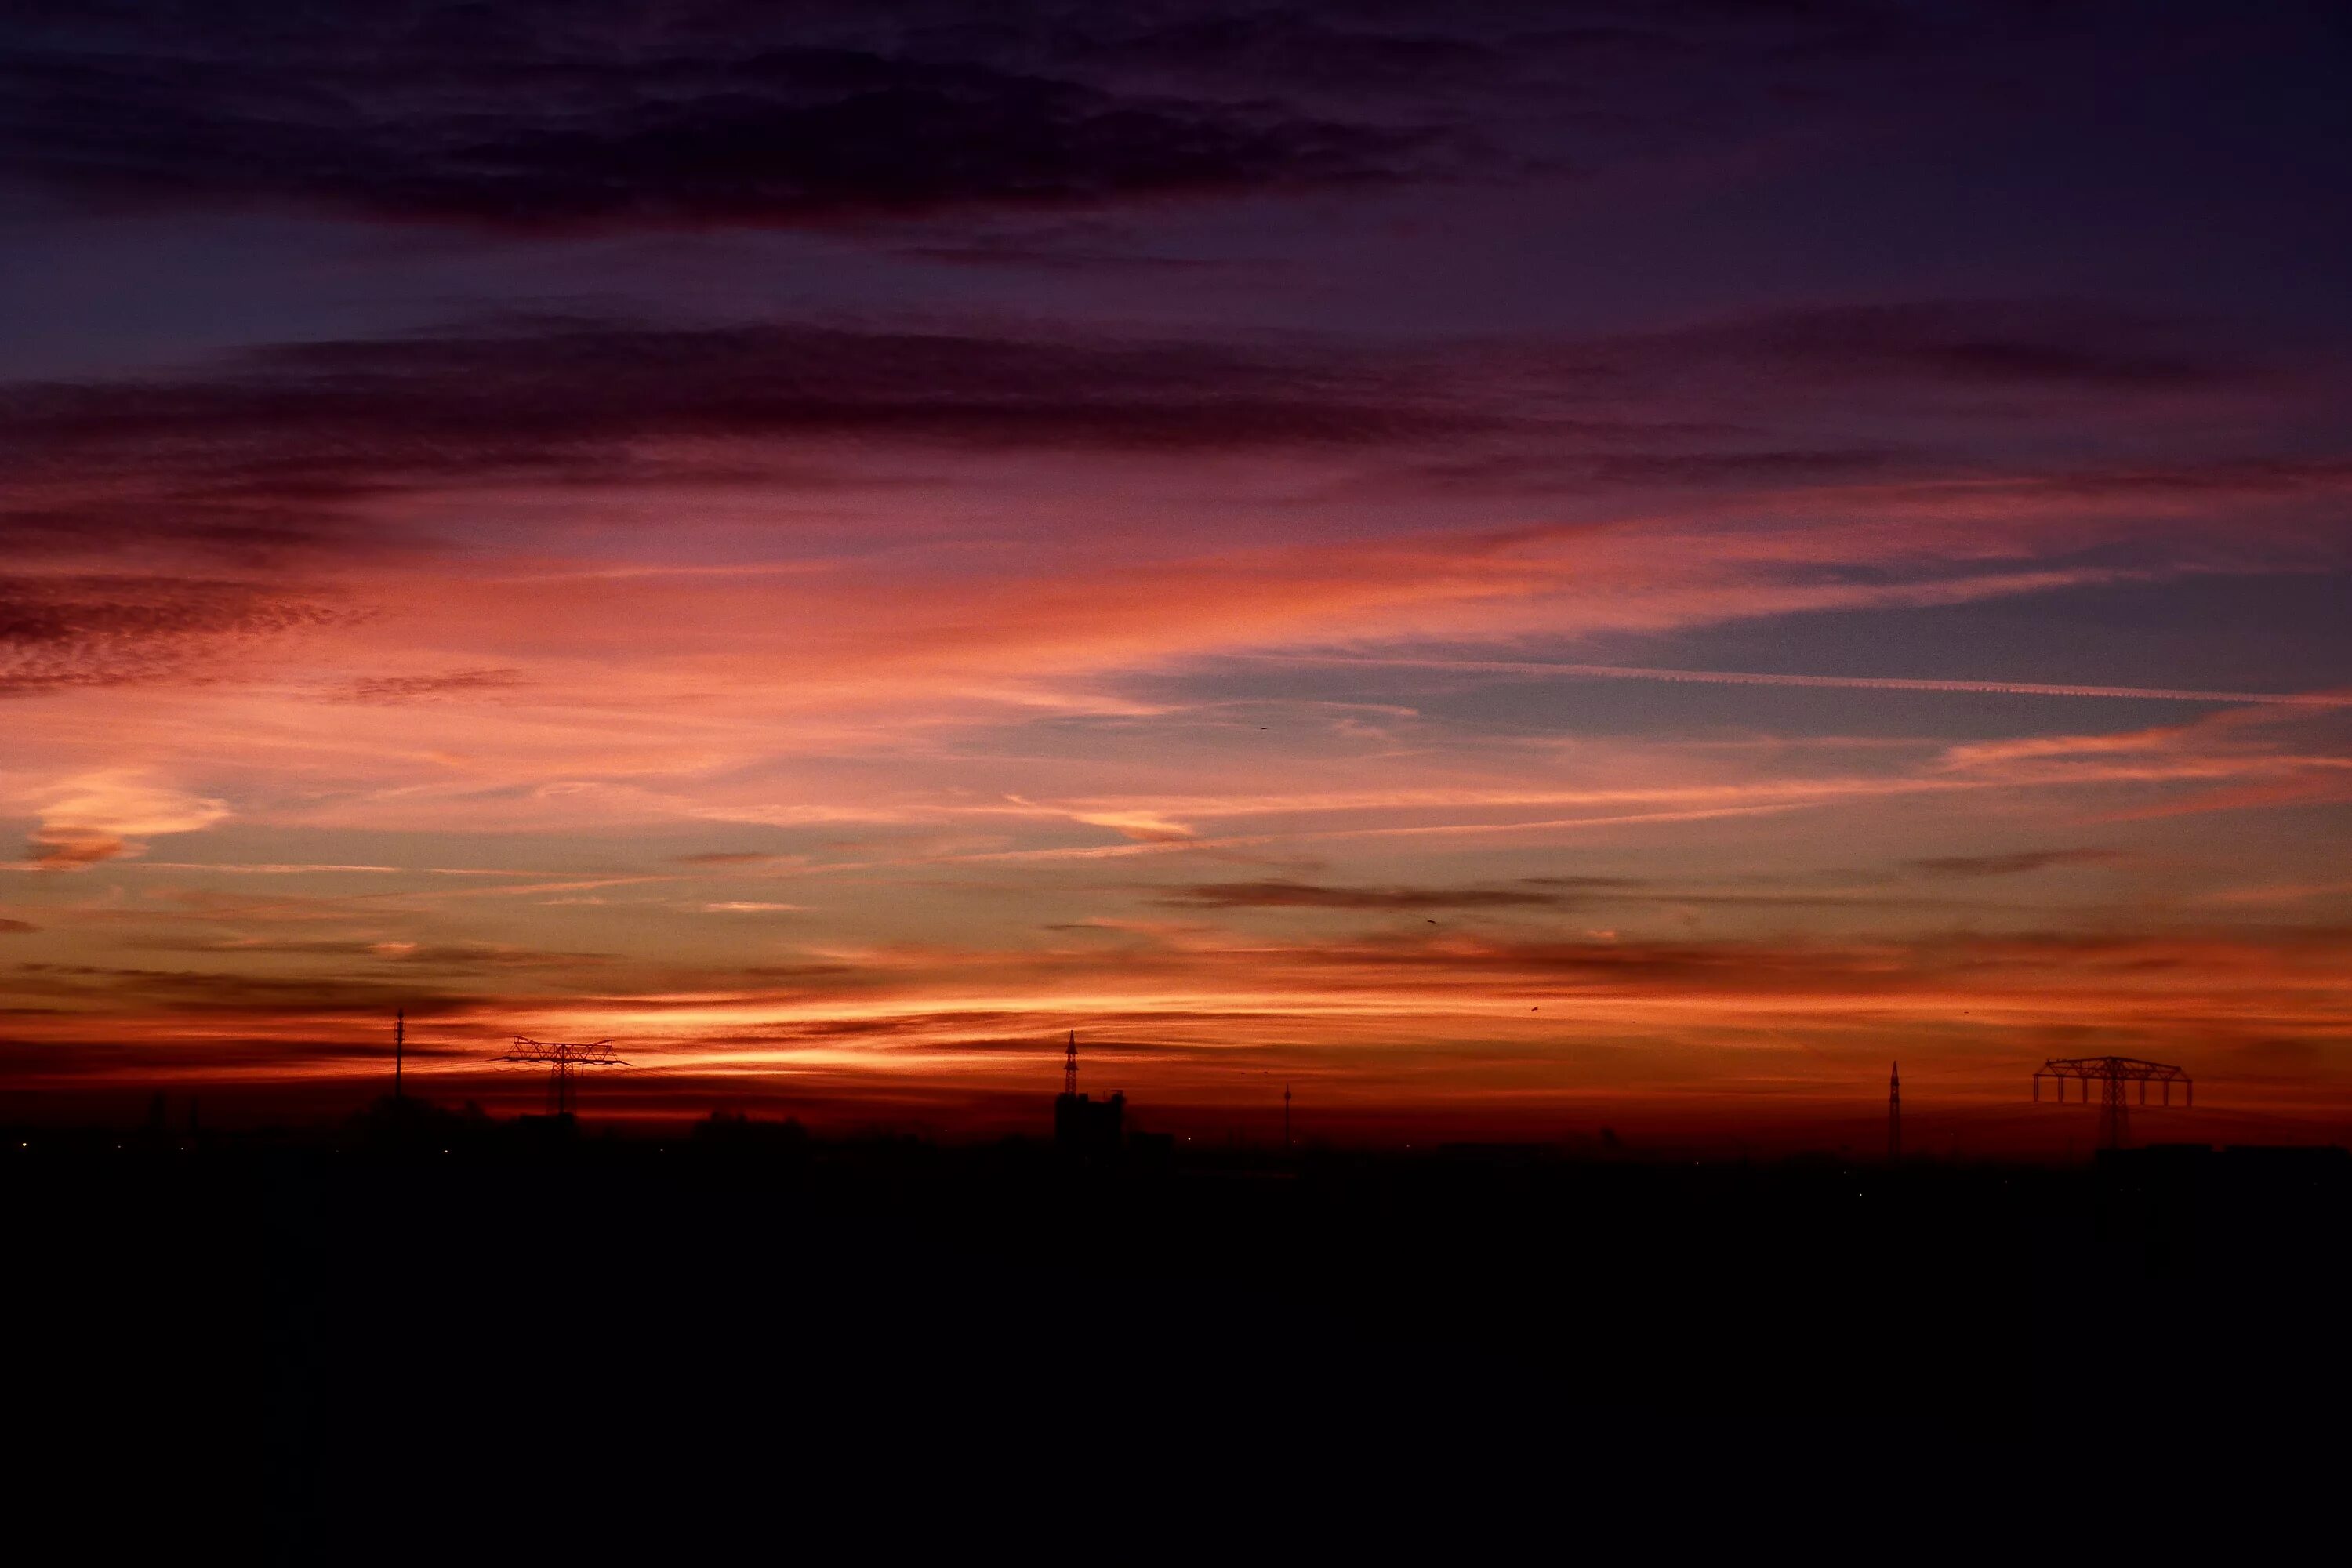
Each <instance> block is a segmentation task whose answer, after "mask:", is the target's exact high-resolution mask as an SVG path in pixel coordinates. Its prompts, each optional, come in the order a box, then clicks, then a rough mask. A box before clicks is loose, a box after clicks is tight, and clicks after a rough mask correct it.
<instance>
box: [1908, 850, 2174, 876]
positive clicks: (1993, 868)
mask: <svg viewBox="0 0 2352 1568" xmlns="http://www.w3.org/2000/svg"><path fill="white" fill-rule="evenodd" d="M2130 858H2131V857H2130V856H2129V855H2127V854H2126V853H2125V852H2123V851H2122V850H2120V849H2021V850H2017V851H2014V852H2012V853H2011V854H2007V855H1943V856H1936V857H1932V858H1928V859H1924V860H1910V861H1906V862H1905V864H1906V865H1908V866H1909V867H1911V868H1912V869H1914V870H1917V871H1926V872H1928V873H1930V874H1932V875H1934V876H1938V877H2014V876H2018V875H2020V874H2021V873H2023V872H2027V871H2041V870H2045V869H2047V868H2050V867H2052V866H2111V865H2114V864H2116V863H2117V862H2119V861H2125V860H2129V859H2130Z"/></svg>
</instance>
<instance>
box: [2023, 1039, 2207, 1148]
mask: <svg viewBox="0 0 2352 1568" xmlns="http://www.w3.org/2000/svg"><path fill="white" fill-rule="evenodd" d="M2045 1078H2046V1079H2050V1080H2051V1081H2052V1082H2053V1083H2055V1084H2056V1085H2057V1086H2058V1103H2059V1104H2061V1105H2063V1104H2065V1103H2066V1085H2067V1083H2068V1081H2069V1080H2070V1079H2080V1080H2081V1082H2082V1085H2083V1103H2084V1104H2085V1105H2088V1104H2089V1103H2090V1102H2091V1086H2092V1085H2093V1084H2097V1085H2098V1086H2099V1146H2100V1147H2101V1148H2103V1149H2120V1148H2122V1147H2123V1146H2124V1143H2125V1141H2126V1139H2127V1138H2128V1137H2129V1136H2130V1131H2131V1129H2130V1123H2129V1120H2128V1115H2127V1112H2126V1109H2125V1100H2124V1085H2126V1084H2127V1083H2136V1084H2137V1085H2139V1102H2140V1104H2142V1105H2146V1104H2147V1086H2148V1085H2149V1084H2152V1083H2154V1084H2161V1085H2162V1086H2163V1098H2162V1100H2159V1101H2158V1103H2159V1104H2162V1105H2166V1106H2169V1105H2170V1104H2171V1103H2172V1086H2173V1085H2174V1084H2176V1083H2177V1084H2179V1085H2180V1088H2181V1092H2182V1097H2183V1098H2182V1100H2181V1104H2182V1105H2183V1107H2184V1108H2185V1107H2189V1106H2194V1105H2195V1104H2196V1103H2197V1085H2196V1083H2195V1081H2194V1080H2192V1079H2190V1078H2189V1075H2188V1074H2187V1073H2185V1072H2183V1071H2181V1070H2180V1068H2177V1067H2168V1066H2167V1065H2166V1064H2165V1063H2163V1062H2144V1061H2141V1060H2139V1059H2138V1058H2136V1057H2069V1058H2065V1059H2063V1060H2059V1061H2046V1062H2043V1063H2042V1065H2041V1066H2040V1067H2039V1068H2035V1069H2034V1073H2033V1098H2034V1099H2035V1100H2040V1099H2041V1098H2042V1079H2045Z"/></svg>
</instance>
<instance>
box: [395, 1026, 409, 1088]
mask: <svg viewBox="0 0 2352 1568" xmlns="http://www.w3.org/2000/svg"><path fill="white" fill-rule="evenodd" d="M407 1054H408V1009H407V1008H405V1007H402V1008H398V1009H396V1010H395V1011H394V1013H393V1015H392V1098H393V1099H394V1100H401V1099H404V1098H405V1096H404V1094H403V1093H402V1091H401V1086H400V1068H401V1058H404V1057H405V1056H406V1055H407Z"/></svg>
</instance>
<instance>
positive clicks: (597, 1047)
mask: <svg viewBox="0 0 2352 1568" xmlns="http://www.w3.org/2000/svg"><path fill="white" fill-rule="evenodd" d="M499 1060H500V1061H502V1062H521V1063H524V1064H526V1065H528V1066H531V1067H543V1068H547V1069H548V1074H547V1113H548V1114H549V1115H550V1116H569V1115H571V1114H572V1106H573V1104H574V1103H575V1102H576V1101H577V1100H578V1098H579V1090H578V1079H579V1076H580V1074H581V1073H582V1072H583V1071H585V1070H586V1069H587V1068H625V1067H627V1066H628V1065H629V1064H628V1063H626V1062H625V1061H623V1060H622V1059H621V1058H619V1057H617V1056H614V1054H613V1042H612V1041H610V1040H590V1041H588V1042H587V1043H585V1044H584V1045H583V1044H574V1043H573V1042H572V1041H569V1040H531V1039H525V1038H524V1037H522V1036H520V1035H517V1036H516V1037H514V1044H513V1045H512V1046H510V1047H508V1049H507V1054H506V1055H504V1056H502V1057H500V1058H499Z"/></svg>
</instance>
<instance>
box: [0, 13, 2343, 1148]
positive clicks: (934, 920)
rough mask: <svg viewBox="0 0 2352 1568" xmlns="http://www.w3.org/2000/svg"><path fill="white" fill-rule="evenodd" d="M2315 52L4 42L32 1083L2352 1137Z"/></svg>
mask: <svg viewBox="0 0 2352 1568" xmlns="http://www.w3.org/2000/svg"><path fill="white" fill-rule="evenodd" d="M331 16H332V17H333V18H334V19H331V20H330V19H328V18H329V17H331ZM2347 43H2352V24H2347V19H2346V14H2345V12H2344V11H2343V9H2342V8H2341V7H2338V6H2330V5H2318V4H2314V5H2309V6H2300V5H2228V6H2224V5H2205V6H2197V5H2187V6H2170V5H2149V4H2141V3H2133V4H2116V5H2099V4H2083V5H2027V4H2018V5H1967V4H1959V3H1952V4H1928V3H1919V4H1902V5H1872V4H1861V3H1855V4H1841V3H1838V0H1822V3H1818V4H1809V3H1803V0H1787V3H1785V4H1772V3H1767V0H1757V3H1753V4H1730V3H1715V4H1708V3H1700V0H1690V3H1687V4H1685V3H1675V0H1668V3H1661V4H1634V3H1631V0H1626V3H1623V4H1591V5H1532V4H1484V3H1481V0H1448V3H1446V4H1442V5H1441V4H1437V3H1435V0H1400V3H1396V4H1382V3H1367V4H1346V3H1339V4H1331V5H1316V6H1311V7H1308V6H1286V5H1245V4H1244V5H1220V4H1216V3H1214V0H1170V3H1165V4H1139V5H1080V4H1045V5H1025V4H1019V3H997V4H990V5H978V4H973V3H970V0H961V3H941V4H920V3H918V4H905V5H895V4H861V5H832V6H827V5H808V6H800V5H749V4H705V5H695V4H685V3H679V4H656V3H651V0H645V3H638V4H622V3H614V0H597V3H593V4H565V5H556V4H552V3H548V4H515V3H504V4H499V5H425V4H399V3H393V4H386V5H377V6H369V7H359V6H335V7H318V6H310V5H293V4H290V3H261V0H217V3H213V4H207V5H200V6H167V5H133V4H122V5H114V4H107V3H104V0H96V3H93V0H79V3H76V4H72V5H66V4H47V3H40V0H36V3H32V4H22V5H17V4H10V5H5V6H0V347H5V358H0V376H5V384H0V549H5V558H4V559H0V833H5V839H0V843H5V852H6V853H8V854H10V855H12V856H14V858H13V859H12V860H11V861H9V862H7V863H6V864H5V866H0V870H4V871H5V875H0V1114H5V1115H8V1116H38V1115H44V1114H67V1113H68V1112H69V1113H70V1114H73V1115H77V1116H79V1115H116V1116H129V1115H133V1114H136V1113H137V1112H138V1111H139V1110H141V1109H142V1107H143V1105H144V1103H145V1100H146V1098H147V1096H148V1094H149V1093H150V1092H151V1091H152V1089H157V1088H163V1089H167V1090H168V1091H169V1092H171V1093H172V1094H173V1095H175V1096H178V1095H183V1094H184V1093H188V1092H201V1094H202V1095H203V1096H204V1103H205V1106H206V1108H207V1114H212V1115H217V1116H220V1117H224V1118H231V1119H233V1118H235V1117H237V1116H240V1115H241V1116H246V1117H248V1118H255V1117H261V1116H265V1115H289V1114H294V1113H296V1112H297V1111H300V1112H302V1113H305V1114H308V1113H320V1114H338V1115H339V1114H341V1113H343V1112H345V1111H347V1110H351V1109H352V1108H355V1107H357V1106H358V1105H360V1104H362V1103H363V1101H364V1100H366V1099H367V1098H368V1097H369V1096H371V1095H373V1094H375V1093H378V1092H381V1090H382V1089H383V1088H384V1087H385V1085H386V1082H387V1079H388V1073H389V1064H390V1049H391V1020H392V1016H393V1012H394V1008H396V1007H405V1009H406V1010H407V1014H408V1017H409V1020H410V1025H411V1031H412V1048H411V1052H410V1056H409V1072H410V1083H411V1086H412V1088H414V1089H417V1090H418V1091H421V1092H425V1093H428V1094H434V1095H436V1096H441V1097H444V1098H446V1099H449V1100H457V1099H459V1098H462V1097H466V1096H472V1097H476V1098H478V1099H481V1100H484V1102H485V1103H488V1104H490V1105H492V1106H493V1107H494V1108H499V1109H505V1110H518V1109H529V1108H530V1105H531V1103H532V1096H533V1095H534V1093H535V1091H536V1089H537V1080H536V1079H532V1078H530V1076H528V1075H527V1074H523V1073H520V1072H519V1071H501V1070H499V1069H497V1068H494V1067H493V1066H492V1065H491V1064H490V1063H489V1061H488V1058H491V1057H493V1056H495V1055H496V1054H497V1052H498V1050H499V1048H500V1047H502V1045H503V1043H504V1041H505V1040H506V1039H507V1037H509V1036H511V1035H514V1034H518V1033H521V1034H531V1035H538V1036H541V1037H557V1038H567V1039H585V1038H595V1037H605V1036H610V1037H614V1039H615V1040H616V1042H617V1043H618V1045H619V1047H620V1048H621V1049H622V1051H623V1054H624V1055H625V1056H626V1057H627V1058H629V1060H630V1061H631V1062H632V1063H633V1064H634V1065H633V1067H632V1068H630V1069H629V1070H628V1071H627V1072H625V1073H614V1074H611V1075H608V1076H607V1077H606V1078H605V1079H603V1080H600V1081H599V1082H598V1083H596V1084H594V1085H593V1086H592V1087H591V1089H589V1091H588V1094H587V1096H586V1097H585V1099H584V1100H583V1111H584V1112H585V1113H587V1114H589V1115H591V1116H595V1115H597V1114H600V1113H602V1114H609V1115H619V1114H622V1113H625V1112H626V1113H634V1114H637V1115H655V1114H674V1115H678V1116H699V1115H702V1114H705V1113H707V1112H708V1111H709V1110H710V1109H711V1108H712V1107H713V1106H715V1105H719V1104H742V1105H747V1106H751V1107H753V1108H756V1109H759V1110H762V1111H764V1112H768V1113H773V1114H783V1113H786V1112H791V1113H794V1114H799V1115H802V1116H803V1117H805V1118H809V1119H811V1120H813V1121H818V1122H820V1123H824V1124H828V1125H832V1124H840V1125H848V1124H865V1123H869V1122H877V1121H880V1122H890V1123H893V1124H908V1125H920V1126H925V1127H934V1128H940V1129H944V1130H947V1131H960V1130H969V1131H982V1130H992V1129H997V1128H1001V1127H1005V1126H1014V1125H1020V1124H1022V1123H1023V1121H1024V1118H1025V1119H1027V1121H1033V1122H1036V1123H1038V1124H1039V1125H1042V1123H1043V1110H1044V1098H1045V1096H1048V1095H1050V1094H1051V1093H1052V1091H1053V1090H1054V1089H1055V1088H1057V1087H1058V1084H1059V1069H1060V1051H1061V1045H1062V1040H1063V1037H1064V1033H1065V1031H1066V1030H1069V1029H1073V1028H1075V1029H1076V1030H1077V1031H1078V1034H1079V1037H1080V1041H1081V1047H1082V1049H1083V1050H1084V1051H1085V1052H1086V1053H1087V1068H1086V1072H1087V1084H1086V1087H1088V1088H1090V1089H1097V1090H1107V1089H1111V1088H1114V1087H1117V1088H1122V1089H1126V1090H1127V1091H1128V1093H1129V1097H1130V1099H1131V1100H1133V1101H1135V1102H1136V1104H1137V1105H1138V1106H1139V1108H1141V1109H1139V1115H1140V1116H1142V1117H1143V1118H1144V1119H1145V1120H1146V1121H1147V1122H1148V1123H1150V1124H1154V1125H1170V1126H1184V1127H1193V1126H1197V1127H1201V1128H1224V1127H1228V1126H1237V1125H1247V1126H1251V1127H1255V1126H1257V1125H1258V1123H1257V1122H1255V1121H1246V1118H1248V1117H1260V1116H1262V1115H1263V1114H1265V1110H1266V1108H1267V1107H1268V1106H1270V1105H1278V1101H1279V1096H1280V1090H1281V1086H1282V1085H1283V1084H1284V1083H1286V1082H1287V1083H1289V1084H1291V1085H1292V1086H1293V1088H1294V1089H1295V1091H1296V1092H1297V1095H1298V1097H1299V1101H1300V1105H1301V1108H1302V1109H1301V1121H1302V1124H1303V1125H1304V1124H1312V1123H1311V1121H1310V1114H1309V1110H1308V1108H1310V1107H1311V1108H1313V1109H1312V1114H1313V1115H1314V1116H1319V1117H1320V1118H1322V1121H1321V1122H1320V1123H1319V1125H1321V1126H1323V1127H1325V1128H1328V1129H1331V1130H1333V1131H1334V1133H1335V1135H1336V1134H1337V1132H1338V1131H1340V1130H1345V1129H1355V1130H1358V1131H1362V1132H1364V1133H1365V1135H1370V1131H1372V1130H1375V1129H1377V1130H1379V1131H1380V1135H1381V1136H1383V1137H1387V1136H1400V1137H1410V1136H1412V1129H1414V1128H1417V1127H1418V1128H1427V1129H1432V1130H1436V1129H1444V1130H1446V1131H1449V1132H1451V1131H1459V1130H1463V1129H1470V1130H1475V1131H1482V1132H1492V1133H1497V1134H1499V1133H1506V1132H1507V1133H1510V1134H1512V1135H1524V1134H1528V1133H1530V1132H1542V1133H1546V1134H1547V1135H1548V1134H1549V1131H1558V1132H1560V1133H1576V1132H1591V1131H1593V1130H1594V1129H1596V1128H1597V1127H1599V1126H1600V1125H1602V1124H1604V1123H1606V1124H1612V1125H1616V1126H1627V1127H1644V1126H1654V1127H1657V1128H1661V1129H1664V1128H1668V1127H1697V1126H1701V1125H1704V1126H1706V1127H1708V1128H1711V1129H1717V1130H1721V1129H1732V1128H1743V1127H1754V1128H1767V1127H1770V1126H1774V1125H1792V1126H1793V1125H1797V1124H1799V1123H1809V1122H1810V1121H1821V1120H1822V1119H1833V1118H1835V1117H1837V1116H1840V1115H1843V1114H1845V1113H1847V1112H1848V1111H1850V1112H1852V1113H1853V1115H1855V1116H1857V1117H1867V1116H1870V1115H1873V1114H1874V1113H1875V1110H1876V1107H1877V1106H1878V1105H1879V1104H1880V1103H1883V1095H1884V1092H1885V1076H1886V1071H1887V1065H1888V1062H1889V1061H1890V1059H1893V1058H1900V1059H1901V1061H1902V1064H1903V1074H1904V1079H1905V1090H1906V1102H1907V1103H1908V1104H1910V1105H1911V1106H1914V1107H1916V1108H1917V1109H1918V1113H1919V1114H1923V1115H1928V1116H1930V1117H1933V1116H1935V1115H1937V1114H1943V1113H1948V1114H1949V1116H1950V1117H1951V1118H1952V1119H1953V1120H1952V1121H1950V1127H1951V1129H1952V1131H1951V1136H1952V1137H1953V1138H1954V1139H1955V1140H1956V1141H1957V1140H1958V1139H1960V1138H1962V1137H1963V1136H1964V1135H1973V1134H1970V1133H1969V1129H1970V1128H1977V1127H1981V1128H1985V1129H1992V1128H1996V1127H1998V1128H2002V1129H2011V1130H2012V1131H2011V1132H2004V1133H2002V1136H2011V1135H2012V1133H2013V1128H2014V1126H2022V1125H2027V1124H2029V1123H2030V1124H2031V1125H2032V1126H2034V1127H2037V1128H2043V1129H2055V1128H2057V1127H2058V1125H2059V1124H2058V1122H2056V1121H2051V1120H2049V1119H2048V1118H2047V1117H2045V1118H2044V1119H2043V1120H2042V1121H2032V1117H2033V1116H2034V1115H2035V1114H2036V1113H2035V1111H2034V1109H2033V1108H2032V1106H2031V1105H2030V1104H2026V1103H2024V1102H2025V1100H2026V1096H2027V1089H2028V1079H2029V1075H2030V1074H2031V1072H2032V1068H2033V1067H2034V1066H2036V1065H2038V1064H2039V1063H2040V1062H2041V1061H2042V1059H2043V1058H2048V1057H2054V1056H2087V1055H2098V1054H2107V1053H2116V1054H2124V1055H2130V1056H2137V1057H2147V1058H2155V1059H2157V1060H2159V1061H2166V1062H2174V1063H2178V1064H2179V1065H2181V1066H2183V1067H2185V1068H2188V1069H2189V1071H2190V1072H2192V1073H2193V1074H2194V1075H2196V1078H2197V1080H2198V1099H2199V1103H2200V1107H2206V1106H2209V1105H2210V1106H2211V1107H2213V1108H2214V1109H2215V1112H2216V1114H2217V1115H2218V1114H2221V1113H2222V1112H2224V1111H2227V1112H2229V1113H2231V1114H2237V1115H2242V1116H2243V1117H2245V1118H2249V1119H2258V1118H2260V1117H2263V1116H2273V1117H2279V1118H2294V1117H2304V1118H2316V1119H2318V1120H2320V1121H2326V1119H2328V1118H2335V1119H2336V1121H2339V1122H2352V1056H2347V1051H2352V854H2347V848H2352V517H2347V511H2348V510H2352V508H2348V507H2347V502H2352V396H2347V394H2352V290H2347V287H2346V279H2347V278H2352V202H2347V199H2346V193H2347V184H2352V93H2347V90H2346V87H2345V83H2346V81H2347V67H2352V49H2348V48H2347ZM215 1108H217V1109H216V1110H215ZM2043 1110H2044V1111H2048V1110H2049V1108H2047V1107H2045V1108H2043ZM1277 1113H1278V1112H1277ZM2056 1114H2057V1113H2055V1112H2050V1115H2051V1116H2055V1115H2056ZM1154 1116H1156V1117H1157V1118H1158V1121H1152V1118H1153V1117H1154ZM1970 1117H1975V1118H1976V1119H1977V1120H1975V1121H1970V1120H1969V1118H1970ZM2245 1124H2246V1125H2249V1126H2252V1125H2254V1124H2255V1123H2254V1121H2252V1120H2249V1121H2247V1122H2246V1123H2245ZM2213 1125H2216V1126H2220V1125H2222V1124H2221V1122H2215V1123H2214V1124H2213ZM2074 1131H2075V1132H2077V1133H2081V1134H2083V1135H2085V1136H2087V1123H2084V1126H2083V1127H2079V1128H2075V1129H2074ZM1432 1135H1434V1133H1432ZM1727 1135H1728V1134H1727ZM1742 1135H1743V1136H1744V1135H1745V1134H1742ZM1760 1135H1761V1134H1759V1136H1760ZM1987 1135H1988V1136H1990V1133H1988V1134H1987ZM2050 1135H2051V1136H2053V1137H2054V1136H2057V1135H2058V1134H2057V1132H2056V1131H2052V1132H2051V1133H2050Z"/></svg>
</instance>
